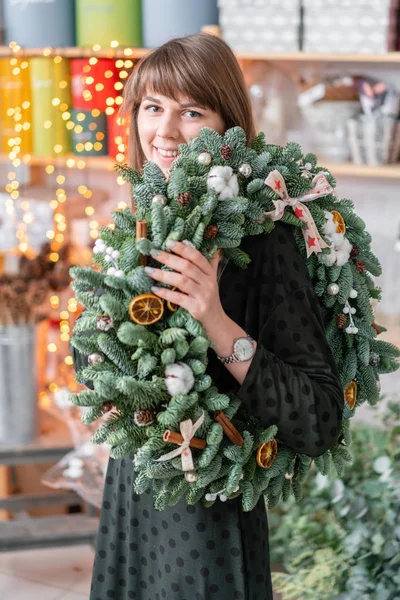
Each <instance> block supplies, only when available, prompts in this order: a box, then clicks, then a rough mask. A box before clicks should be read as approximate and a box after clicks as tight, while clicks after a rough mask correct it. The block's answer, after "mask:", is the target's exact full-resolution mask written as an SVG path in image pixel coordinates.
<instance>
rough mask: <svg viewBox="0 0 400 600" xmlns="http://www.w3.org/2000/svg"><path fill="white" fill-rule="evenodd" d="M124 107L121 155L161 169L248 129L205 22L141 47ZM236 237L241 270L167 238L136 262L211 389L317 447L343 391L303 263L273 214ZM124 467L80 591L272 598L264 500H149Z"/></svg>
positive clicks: (238, 87)
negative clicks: (181, 317)
mask: <svg viewBox="0 0 400 600" xmlns="http://www.w3.org/2000/svg"><path fill="white" fill-rule="evenodd" d="M125 107H126V109H127V111H128V112H129V113H130V115H131V123H132V125H131V163H132V166H133V167H134V168H136V169H141V168H142V166H143V163H144V161H145V160H146V159H147V160H150V161H154V162H156V163H157V164H158V165H159V166H160V168H161V169H162V170H163V171H164V172H165V175H166V177H168V172H169V168H170V167H171V164H172V162H173V160H174V157H175V156H176V154H177V151H178V146H179V144H181V143H185V142H187V141H188V140H189V138H191V137H193V136H196V135H197V133H198V131H199V130H200V128H201V127H204V126H209V127H212V128H214V129H216V130H217V131H219V132H220V133H223V132H224V131H225V130H226V129H228V128H229V127H232V126H235V125H239V126H240V127H242V128H243V129H244V130H245V132H246V135H247V139H248V141H249V143H250V142H251V141H252V139H253V138H254V135H255V131H254V124H253V120H252V115H251V106H250V101H249V97H248V94H247V91H246V88H245V85H244V82H243V78H242V74H241V71H240V68H239V65H238V63H237V61H236V58H235V56H234V54H233V53H232V51H231V50H230V49H229V47H228V46H227V45H226V44H225V43H224V42H223V41H222V40H221V39H218V38H216V37H213V36H210V35H207V34H197V35H194V36H189V37H186V38H182V39H176V40H172V41H170V42H168V43H166V44H165V45H164V46H162V47H160V48H158V49H157V50H155V51H153V52H152V53H151V54H149V55H147V56H146V58H144V59H143V60H142V62H141V63H140V64H139V66H138V67H137V69H136V71H134V73H133V74H132V76H131V78H130V80H129V81H128V83H127V86H126V89H125ZM242 249H243V250H244V251H245V252H247V253H248V254H249V255H250V257H251V263H250V265H249V266H248V268H247V269H245V270H242V269H239V268H238V267H236V266H235V265H234V264H232V263H229V262H228V263H226V262H222V261H221V263H220V264H218V258H217V257H214V258H213V260H212V261H210V262H208V261H207V260H206V259H205V258H204V257H203V256H202V255H201V254H200V252H198V251H197V250H195V249H194V248H191V247H189V246H186V245H185V244H183V243H179V242H177V243H176V244H175V246H173V247H171V252H159V253H158V254H157V253H155V254H154V255H153V256H154V258H155V259H156V260H157V261H158V262H159V263H160V267H161V265H162V264H164V265H168V266H170V267H171V268H172V270H168V271H167V270H161V269H153V270H149V269H148V272H149V275H150V276H151V277H152V278H153V279H154V284H155V286H154V287H153V288H152V289H153V291H154V293H156V294H157V295H159V296H160V297H161V298H164V299H165V300H171V301H172V302H174V303H176V304H178V305H180V306H183V307H184V308H186V309H187V310H188V311H189V312H190V313H191V314H192V315H193V317H195V318H196V319H198V320H199V321H201V323H202V324H203V326H204V327H205V329H206V331H207V334H208V335H209V337H210V339H211V341H212V342H213V343H214V344H215V348H214V349H213V350H211V349H210V350H209V357H208V358H209V365H208V373H209V374H210V375H211V376H212V378H213V380H214V382H215V384H216V385H217V387H218V388H219V390H220V391H221V392H227V391H233V392H235V393H236V394H237V395H238V396H239V397H240V398H241V400H242V401H243V402H244V403H245V405H246V406H247V407H248V409H249V410H250V411H251V413H252V414H253V415H255V416H257V417H258V418H259V419H260V421H261V422H262V424H263V426H264V427H267V426H269V425H271V424H276V425H277V426H278V429H279V437H280V439H281V440H283V441H284V442H285V443H286V444H287V445H288V446H289V447H291V448H292V449H293V450H295V451H298V452H302V453H304V454H307V455H309V456H312V457H316V456H319V455H321V454H323V453H324V452H325V451H326V450H327V449H328V448H329V447H330V446H331V445H332V444H333V443H335V441H336V437H337V435H338V433H339V430H340V421H341V413H342V409H343V402H344V399H343V390H342V388H341V384H340V381H339V375H338V372H337V368H336V365H335V362H334V359H333V356H332V353H331V350H330V347H329V345H328V343H327V341H326V338H325V331H324V326H323V322H322V318H321V313H320V308H319V304H318V300H317V297H316V295H315V292H314V288H313V285H312V282H311V280H310V278H309V275H308V271H307V268H306V265H305V262H304V260H303V258H302V256H301V255H300V253H299V250H298V248H297V245H296V243H295V240H294V237H293V234H292V232H291V229H290V228H289V227H288V226H285V225H284V224H282V223H279V222H278V223H276V227H275V229H274V230H273V232H271V233H270V234H268V235H256V236H246V237H245V238H244V239H243V242H242ZM157 281H163V282H165V283H168V284H171V285H172V286H175V287H176V288H177V290H179V291H172V290H169V289H166V288H159V287H157V285H156V283H157ZM248 335H250V336H251V337H250V339H249V338H247V336H248ZM237 338H247V340H246V341H247V350H248V351H249V354H248V355H247V358H246V359H243V357H242V360H240V361H239V362H232V363H230V362H228V363H222V362H221V361H220V360H219V358H218V357H220V358H226V357H229V356H231V355H232V353H233V344H234V340H235V339H237ZM249 355H250V358H248V356H249ZM75 359H76V363H75V364H76V367H79V366H80V365H81V364H86V361H85V358H84V357H82V356H78V355H76V354H75ZM134 479H135V473H134V471H133V465H132V461H131V460H130V459H124V460H113V459H110V461H109V465H108V470H107V477H106V484H105V490H104V498H103V506H102V511H101V519H100V527H99V536H98V541H97V548H96V557H95V563H94V570H93V580H92V588H91V596H90V600H107V599H108V598H116V599H117V600H128V599H130V598H135V599H137V600H161V599H162V598H167V599H168V600H192V599H194V600H210V599H212V598H218V600H222V599H224V600H272V587H271V573H270V561H269V545H268V522H267V514H266V508H265V503H264V500H263V499H261V500H260V501H259V503H258V504H257V506H256V507H255V508H254V509H253V511H251V512H249V513H244V512H243V511H242V509H241V501H240V498H237V499H234V500H228V501H226V502H225V503H222V502H220V501H219V500H218V501H217V502H216V503H215V504H214V506H213V507H212V508H204V507H203V505H202V504H201V503H198V504H196V505H195V506H189V505H187V504H186V502H185V501H184V500H181V501H180V502H179V503H178V504H177V505H176V506H174V507H172V508H168V509H166V510H164V511H162V512H160V511H156V510H155V509H154V507H153V501H152V495H151V492H150V490H147V492H146V493H144V494H142V495H140V496H139V495H137V494H135V493H133V492H132V483H133V481H134Z"/></svg>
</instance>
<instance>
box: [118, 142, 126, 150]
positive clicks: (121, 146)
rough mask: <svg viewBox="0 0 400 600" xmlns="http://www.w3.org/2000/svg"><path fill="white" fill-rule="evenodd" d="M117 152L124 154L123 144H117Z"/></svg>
mask: <svg viewBox="0 0 400 600" xmlns="http://www.w3.org/2000/svg"><path fill="white" fill-rule="evenodd" d="M118 150H119V151H120V152H125V150H126V148H125V144H118Z"/></svg>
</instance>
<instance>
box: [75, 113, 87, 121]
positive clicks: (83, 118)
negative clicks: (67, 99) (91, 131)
mask: <svg viewBox="0 0 400 600" xmlns="http://www.w3.org/2000/svg"><path fill="white" fill-rule="evenodd" d="M85 119H86V116H85V115H84V114H83V113H81V112H80V113H78V114H77V115H76V120H77V121H84V120H85Z"/></svg>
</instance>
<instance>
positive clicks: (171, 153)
mask: <svg viewBox="0 0 400 600" xmlns="http://www.w3.org/2000/svg"><path fill="white" fill-rule="evenodd" d="M154 148H155V149H156V150H157V152H158V153H159V154H160V156H162V157H163V158H176V157H177V156H178V150H163V149H162V148H157V146H154Z"/></svg>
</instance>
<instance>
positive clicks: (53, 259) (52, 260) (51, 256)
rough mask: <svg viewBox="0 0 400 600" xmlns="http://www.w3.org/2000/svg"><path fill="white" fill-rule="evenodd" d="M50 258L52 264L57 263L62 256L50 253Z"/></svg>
mask: <svg viewBox="0 0 400 600" xmlns="http://www.w3.org/2000/svg"><path fill="white" fill-rule="evenodd" d="M49 258H50V260H51V262H57V261H58V260H59V258H60V256H59V254H58V253H57V252H50V255H49Z"/></svg>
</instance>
